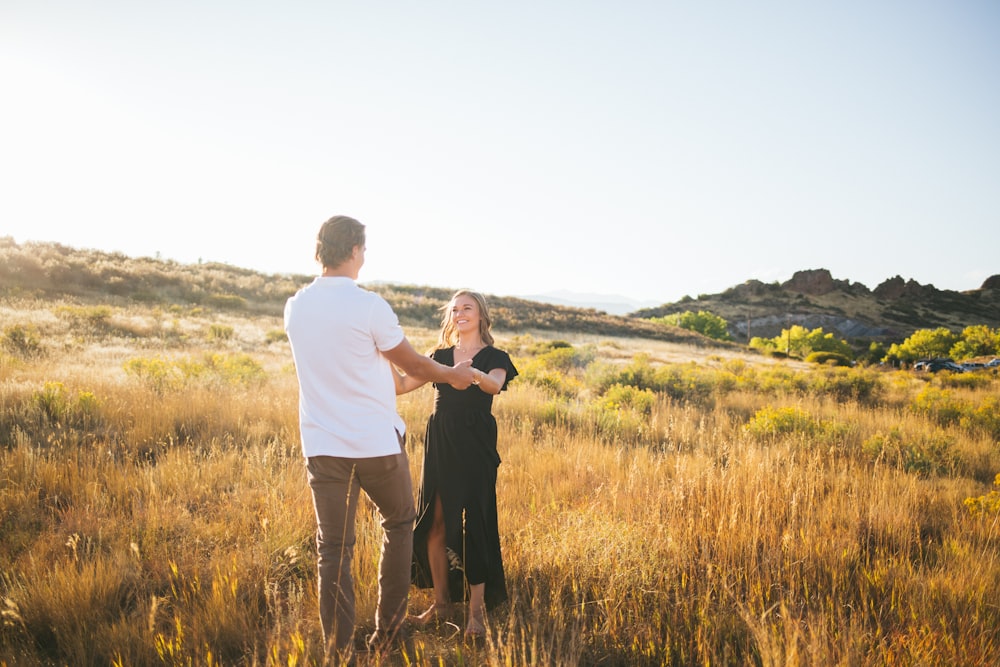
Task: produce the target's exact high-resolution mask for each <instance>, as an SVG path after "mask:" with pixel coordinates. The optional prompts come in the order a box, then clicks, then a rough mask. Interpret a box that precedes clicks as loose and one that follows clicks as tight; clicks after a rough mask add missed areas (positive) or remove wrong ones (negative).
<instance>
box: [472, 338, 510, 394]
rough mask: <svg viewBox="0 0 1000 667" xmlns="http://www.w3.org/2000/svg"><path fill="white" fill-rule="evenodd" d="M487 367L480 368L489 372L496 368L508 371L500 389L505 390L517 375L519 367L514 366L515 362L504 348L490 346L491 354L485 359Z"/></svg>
mask: <svg viewBox="0 0 1000 667" xmlns="http://www.w3.org/2000/svg"><path fill="white" fill-rule="evenodd" d="M485 366H486V367H485V368H483V369H480V370H484V371H486V372H487V373H489V372H490V371H491V370H493V369H494V368H502V369H504V370H505V371H507V377H506V378H505V379H504V382H503V386H502V387H500V391H504V390H505V389H506V388H507V385H508V384H510V381H511V380H513V379H514V378H516V377H517V368H515V367H514V362H513V361H511V359H510V355H509V354H507V353H506V352H504V351H503V350H498V349H497V348H495V347H490V348H489V355H488V356H487V357H486V359H485Z"/></svg>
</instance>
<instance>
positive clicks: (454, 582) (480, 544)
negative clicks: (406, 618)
mask: <svg viewBox="0 0 1000 667" xmlns="http://www.w3.org/2000/svg"><path fill="white" fill-rule="evenodd" d="M432 356H433V358H434V360H435V361H438V362H440V363H442V364H444V365H446V366H452V365H453V364H454V358H455V349H454V348H453V347H452V348H446V349H441V350H435V351H434V353H433V355H432ZM472 366H473V367H474V368H478V369H479V370H481V371H484V372H486V373H489V372H490V371H491V370H493V369H494V368H503V369H505V370H506V371H507V378H506V381H505V382H504V385H503V389H506V388H507V383H509V382H510V381H511V380H513V379H514V377H515V376H516V375H517V369H516V368H514V364H513V363H512V362H511V360H510V356H509V355H508V354H507V353H506V352H504V351H503V350H498V349H497V348H495V347H493V346H487V347H484V348H483V349H482V350H480V351H479V352H478V353H476V355H475V356H474V357H473V358H472ZM434 388H435V394H434V412H433V413H431V416H430V418H429V419H428V420H427V431H426V433H425V435H424V465H423V471H422V473H421V479H420V492H419V494H418V498H417V504H418V507H417V523H416V527H415V528H414V533H413V583H414V584H416V585H417V586H418V587H420V588H432V587H433V585H434V582H433V580H432V579H431V570H430V566H429V564H428V560H427V535H428V534H429V533H430V529H431V524H432V523H433V522H434V498H435V496H440V497H441V508H442V510H443V511H444V522H445V544H446V549H447V555H448V590H449V592H450V595H451V600H452V602H458V601H462V600H465V599H467V590H468V589H467V584H468V585H472V584H482V583H485V584H486V587H485V602H486V608H487V609H492V608H493V607H495V606H496V605H498V604H500V603H501V602H504V601H505V600H506V599H507V585H506V581H505V579H504V572H503V561H502V560H501V557H500V531H499V529H498V527H497V495H496V482H497V466H499V465H500V455H499V454H498V453H497V422H496V419H495V418H494V417H493V414H492V412H491V408H492V406H493V394H488V393H486V392H484V391H482V390H480V389H479V387H478V386H476V385H472V386H470V387H469V388H468V389H466V390H464V391H459V390H457V389H455V388H453V387H452V386H451V385H448V384H435V385H434ZM463 527H464V530H463ZM463 537H464V539H463Z"/></svg>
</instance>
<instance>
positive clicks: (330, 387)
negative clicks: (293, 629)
mask: <svg viewBox="0 0 1000 667" xmlns="http://www.w3.org/2000/svg"><path fill="white" fill-rule="evenodd" d="M316 259H317V260H318V261H319V262H320V264H321V265H322V267H323V271H322V274H321V275H320V276H319V277H317V278H316V279H315V280H314V281H313V282H312V283H310V284H309V285H307V286H306V287H304V288H302V289H301V290H299V291H298V293H296V294H295V296H293V297H291V298H290V299H288V302H287V303H286V304H285V331H286V332H287V333H288V341H289V343H290V344H291V348H292V357H293V359H294V361H295V370H296V374H297V376H298V381H299V427H300V431H301V438H302V451H303V454H304V455H305V457H306V461H307V471H308V478H309V486H310V489H311V490H312V496H313V504H314V506H315V510H316V523H317V532H316V545H317V550H318V552H319V559H318V572H319V613H320V621H321V623H322V626H323V637H324V641H325V642H326V646H327V650H328V651H335V652H336V656H337V658H338V659H340V660H347V659H349V658H350V652H351V649H352V646H353V635H354V622H355V598H354V582H353V580H352V578H351V561H352V559H353V556H354V538H355V532H354V531H355V527H354V517H355V513H356V510H357V503H358V496H359V493H360V489H364V491H365V493H366V494H367V495H368V497H369V498H370V499H371V500H372V502H373V503H374V504H375V507H376V508H377V509H378V511H379V513H380V514H381V517H382V529H383V540H382V554H381V558H380V563H379V578H378V588H379V596H378V606H377V609H376V616H375V633H374V634H373V635H372V637H371V638H370V640H369V645H370V646H371V647H372V648H373V649H376V650H383V649H385V648H386V647H387V646H388V645H389V643H390V642H391V641H393V640H394V639H396V638H397V635H398V634H399V632H400V629H401V626H402V624H403V620H404V619H405V617H406V603H407V596H408V595H409V588H410V563H411V558H412V555H413V521H414V518H415V516H416V510H415V508H414V504H413V491H412V482H411V480H410V468H409V461H408V459H407V456H406V452H405V450H404V448H403V433H404V431H405V426H404V424H403V421H402V419H401V418H400V416H399V414H398V413H397V412H396V390H395V377H394V375H395V371H394V370H393V369H392V367H391V365H390V364H395V365H396V366H398V367H399V368H401V369H402V370H403V371H405V372H406V374H407V375H413V376H414V377H415V378H419V379H422V380H424V381H429V382H443V383H448V384H451V385H452V386H454V387H455V388H456V389H465V388H466V387H468V386H469V385H470V384H471V383H472V382H473V380H474V379H475V374H474V373H475V372H474V371H473V369H472V367H471V366H469V365H462V366H456V367H450V366H443V365H441V364H439V363H437V362H435V361H433V360H432V359H430V358H429V357H426V356H423V355H421V354H419V353H418V352H416V351H415V350H414V349H413V347H412V346H411V345H410V343H409V341H408V340H407V339H406V336H405V335H404V334H403V330H402V328H401V327H400V326H399V320H398V318H397V317H396V315H395V313H393V311H392V308H391V307H390V306H389V304H388V303H386V302H385V300H384V299H382V298H381V297H380V296H378V295H377V294H374V293H373V292H369V291H367V290H364V289H362V288H360V287H359V286H358V285H357V284H356V282H355V281H356V280H357V279H358V273H359V272H360V270H361V267H362V265H363V264H364V261H365V227H364V225H362V224H361V223H360V222H358V221H357V220H355V219H353V218H348V217H346V216H334V217H332V218H330V219H329V220H327V221H326V222H325V223H323V226H322V227H321V228H320V231H319V236H318V238H317V242H316Z"/></svg>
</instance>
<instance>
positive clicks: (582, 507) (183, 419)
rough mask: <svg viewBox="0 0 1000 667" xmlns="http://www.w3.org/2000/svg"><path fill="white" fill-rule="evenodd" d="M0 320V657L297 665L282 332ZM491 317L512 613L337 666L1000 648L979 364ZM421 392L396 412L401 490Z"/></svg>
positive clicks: (187, 314)
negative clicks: (919, 368) (790, 354)
mask: <svg viewBox="0 0 1000 667" xmlns="http://www.w3.org/2000/svg"><path fill="white" fill-rule="evenodd" d="M0 323H2V326H0V336H2V342H3V347H2V348H0V613H2V625H0V664H3V665H10V666H14V665H17V666H22V665H26V666H34V665H172V666H180V665H254V666H256V665H274V666H277V665H287V666H293V665H320V664H324V656H323V651H322V646H321V639H320V633H319V627H318V613H317V609H316V597H315V590H314V589H315V563H314V557H315V547H314V544H313V538H314V519H313V517H312V508H311V502H310V497H309V493H308V490H307V487H306V483H305V473H304V466H303V462H302V458H301V454H300V451H299V445H298V434H297V421H296V419H297V413H296V383H295V375H294V369H293V368H292V365H291V357H290V354H289V351H288V347H287V343H286V342H285V341H284V339H283V337H282V335H281V322H280V319H278V318H276V317H270V316H266V315H255V314H248V313H237V314H232V313H226V312H224V311H214V310H211V309H202V308H182V307H176V306H175V307H170V308H158V307H156V306H152V305H135V306H93V305H80V304H79V303H74V302H68V301H67V302H59V301H54V300H37V299H34V298H23V299H18V298H14V297H7V298H4V299H3V300H0ZM407 332H408V335H409V336H410V338H411V340H412V341H413V342H414V344H415V346H416V347H417V348H418V349H421V348H425V347H428V346H429V345H430V344H431V342H432V340H433V335H434V332H433V331H431V330H427V329H416V328H408V329H407ZM498 333H499V336H498V345H499V346H500V347H503V348H505V349H507V350H509V351H510V352H511V353H512V355H513V356H514V359H515V363H516V364H517V366H518V368H519V369H520V371H521V373H522V376H521V377H520V378H518V379H517V381H515V382H514V383H513V384H512V386H511V389H510V391H508V392H506V393H505V394H504V395H502V396H500V397H499V398H498V399H497V401H496V403H495V412H496V414H497V418H498V421H499V423H500V450H501V456H502V457H503V464H502V465H501V467H500V474H499V483H498V495H499V503H500V507H499V510H500V524H501V525H500V532H501V537H502V540H503V552H504V558H505V564H506V568H507V575H508V582H509V593H510V598H511V599H510V603H509V605H508V606H507V607H506V608H504V609H502V610H500V611H499V612H497V613H494V614H493V615H492V616H491V617H490V619H489V624H490V633H489V636H488V638H487V640H486V641H485V642H482V643H479V644H469V643H466V642H464V641H463V640H462V638H461V636H460V634H456V630H455V628H452V627H451V626H443V627H441V628H438V629H436V630H433V631H427V632H421V633H418V634H416V635H415V636H414V637H413V641H412V643H411V645H409V646H408V647H407V648H406V649H405V650H402V651H399V652H397V653H395V654H393V655H390V656H389V657H388V658H387V659H385V660H383V661H379V660H376V659H375V658H373V657H370V656H367V655H363V654H362V655H360V656H359V660H358V664H359V665H366V664H376V663H379V662H381V664H398V665H696V664H698V665H744V664H746V665H762V666H763V665H768V666H770V665H992V664H1000V608H998V599H997V591H998V590H1000V562H998V546H1000V501H998V497H1000V488H998V487H996V486H994V484H993V482H994V479H995V478H996V476H997V473H998V472H1000V448H998V441H1000V408H998V399H997V397H998V396H1000V379H998V378H997V376H996V373H995V372H994V371H984V372H982V373H977V374H971V373H970V374H964V375H961V376H949V375H918V374H913V373H908V372H902V371H881V370H878V369H870V368H855V369H842V368H840V369H834V368H821V367H811V366H806V365H805V364H801V363H795V362H790V361H786V362H778V361H774V360H769V359H765V358H763V357H760V356H755V355H750V354H744V353H742V352H740V351H739V350H738V349H734V348H733V347H727V348H725V349H724V350H713V349H711V348H705V347H694V346H687V345H681V344H677V343H666V342H656V341H649V340H641V339H628V338H606V337H600V336H582V335H566V336H558V335H553V334H551V333H546V334H541V333H534V334H532V333H526V332H521V331H519V332H512V331H503V330H501V331H499V332H498ZM431 398H432V396H431V390H430V389H429V388H424V389H421V390H419V391H417V392H415V393H414V394H412V395H407V396H404V397H402V398H401V400H400V404H399V405H400V411H401V413H402V415H403V417H404V418H405V420H406V422H407V424H408V425H409V427H410V433H409V436H408V442H407V446H408V449H409V451H410V454H411V465H412V468H413V474H414V476H415V477H416V476H417V474H418V472H419V468H420V464H421V442H420V438H419V434H420V433H422V431H423V422H424V420H425V419H426V417H427V415H428V413H429V411H430V409H431V402H432V401H431ZM360 522H361V525H360V527H359V541H358V544H357V547H356V560H355V569H356V571H357V575H358V576H357V581H358V599H359V629H358V634H359V636H363V635H364V633H365V632H366V631H370V630H371V625H372V621H371V618H372V615H373V605H374V594H375V589H374V580H375V571H376V565H377V559H378V546H379V545H378V539H379V535H378V530H377V522H376V517H374V516H373V512H372V510H371V508H370V507H369V506H367V505H365V506H364V507H363V509H362V511H361V512H360ZM429 599H430V598H429V592H428V591H423V590H416V589H414V590H413V592H412V596H411V602H410V605H411V609H413V610H420V609H422V608H424V606H425V605H426V604H427V602H428V601H429Z"/></svg>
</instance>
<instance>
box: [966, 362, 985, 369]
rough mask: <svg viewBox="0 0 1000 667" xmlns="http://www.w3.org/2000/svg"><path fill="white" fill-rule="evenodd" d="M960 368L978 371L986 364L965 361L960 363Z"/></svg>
mask: <svg viewBox="0 0 1000 667" xmlns="http://www.w3.org/2000/svg"><path fill="white" fill-rule="evenodd" d="M962 368H964V369H965V370H967V371H978V370H980V369H982V368H986V364H984V363H982V362H981V361H966V362H963V363H962Z"/></svg>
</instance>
